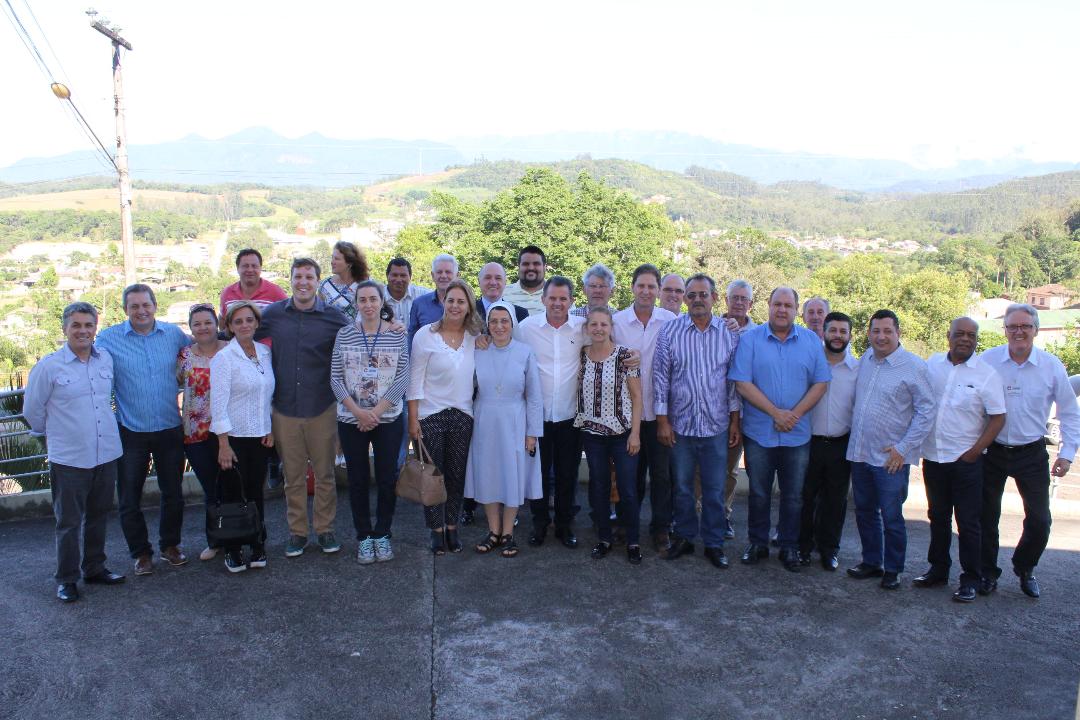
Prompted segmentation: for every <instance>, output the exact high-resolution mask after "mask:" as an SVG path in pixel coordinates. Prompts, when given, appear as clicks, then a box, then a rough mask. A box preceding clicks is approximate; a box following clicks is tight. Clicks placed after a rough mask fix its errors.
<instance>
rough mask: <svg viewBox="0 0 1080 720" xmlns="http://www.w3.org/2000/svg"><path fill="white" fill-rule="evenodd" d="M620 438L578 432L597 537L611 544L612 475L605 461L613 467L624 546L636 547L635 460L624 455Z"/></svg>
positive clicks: (624, 436)
mask: <svg viewBox="0 0 1080 720" xmlns="http://www.w3.org/2000/svg"><path fill="white" fill-rule="evenodd" d="M628 437H629V433H623V434H622V435H594V434H593V433H591V432H587V431H584V430H583V431H582V432H581V444H582V446H583V447H584V448H585V460H586V462H588V464H589V508H590V509H591V510H592V520H593V522H594V523H596V530H597V534H598V535H599V536H600V539H601V540H603V541H604V542H608V543H609V542H611V473H610V471H609V469H608V468H609V465H608V460H609V459H610V460H611V462H612V463H613V464H614V465H615V486H616V487H618V489H619V511H618V517H619V522H621V523H622V524H623V527H624V528H625V529H626V544H627V545H637V544H638V543H639V536H640V532H641V528H640V527H639V526H640V525H641V503H640V501H639V500H638V496H637V464H638V459H637V457H636V456H632V455H630V454H629V453H627V452H626V439H627V438H628Z"/></svg>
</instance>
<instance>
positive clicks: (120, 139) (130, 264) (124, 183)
mask: <svg viewBox="0 0 1080 720" xmlns="http://www.w3.org/2000/svg"><path fill="white" fill-rule="evenodd" d="M87 14H88V15H90V20H91V22H90V27H92V28H94V29H95V30H97V31H98V32H99V33H101V34H102V35H104V36H105V37H107V38H109V40H111V41H112V46H113V56H112V69H113V108H114V112H115V114H116V158H115V160H116V170H117V172H118V173H119V175H120V241H121V244H122V245H123V247H124V284H125V285H131V284H132V283H134V282H135V236H134V233H133V231H132V227H131V175H130V174H129V173H128V156H127V129H126V127H125V124H124V83H123V77H122V76H121V74H120V48H121V47H123V48H125V49H127V50H131V43H129V42H128V41H127V40H125V39H124V38H122V37H120V35H118V34H117V32H116V30H113V29H112V28H109V27H106V26H105V24H104V23H102V22H100V21H98V20H95V19H94V16H95V15H97V13H92V14H91V13H89V12H88V13H87Z"/></svg>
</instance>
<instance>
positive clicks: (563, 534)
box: [555, 528, 577, 550]
mask: <svg viewBox="0 0 1080 720" xmlns="http://www.w3.org/2000/svg"><path fill="white" fill-rule="evenodd" d="M555 537H556V538H558V540H559V542H561V543H562V544H563V546H564V547H568V548H570V549H571V550H573V549H574V548H576V547H577V535H575V534H574V531H573V530H571V529H570V528H561V529H558V530H556V531H555Z"/></svg>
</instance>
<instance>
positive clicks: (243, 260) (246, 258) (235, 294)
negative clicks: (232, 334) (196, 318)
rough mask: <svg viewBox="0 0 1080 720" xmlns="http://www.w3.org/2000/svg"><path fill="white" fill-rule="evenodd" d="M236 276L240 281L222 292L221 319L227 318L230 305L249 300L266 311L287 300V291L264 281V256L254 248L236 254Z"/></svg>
mask: <svg viewBox="0 0 1080 720" xmlns="http://www.w3.org/2000/svg"><path fill="white" fill-rule="evenodd" d="M236 274H237V275H239V276H240V281H239V282H235V283H233V284H232V285H228V286H226V288H225V289H224V290H222V291H221V317H225V313H226V311H228V309H229V305H231V304H232V303H235V302H240V301H241V300H249V301H251V302H252V303H253V304H254V305H256V306H258V308H259V310H264V309H265V308H266V306H267V305H269V304H270V303H273V302H277V301H278V300H284V299H285V291H284V290H282V289H281V288H280V287H278V286H277V285H275V284H274V283H272V282H270V281H268V280H263V279H262V254H261V253H259V251H258V250H255V249H253V248H244V249H243V250H241V251H240V252H238V253H237V254H236Z"/></svg>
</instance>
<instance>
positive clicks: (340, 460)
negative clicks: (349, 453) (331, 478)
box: [334, 455, 345, 467]
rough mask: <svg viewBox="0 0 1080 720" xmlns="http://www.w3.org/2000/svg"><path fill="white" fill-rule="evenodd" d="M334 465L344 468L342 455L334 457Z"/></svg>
mask: <svg viewBox="0 0 1080 720" xmlns="http://www.w3.org/2000/svg"><path fill="white" fill-rule="evenodd" d="M334 464H335V465H337V466H338V467H345V456H344V455H338V456H337V457H335V458H334Z"/></svg>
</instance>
